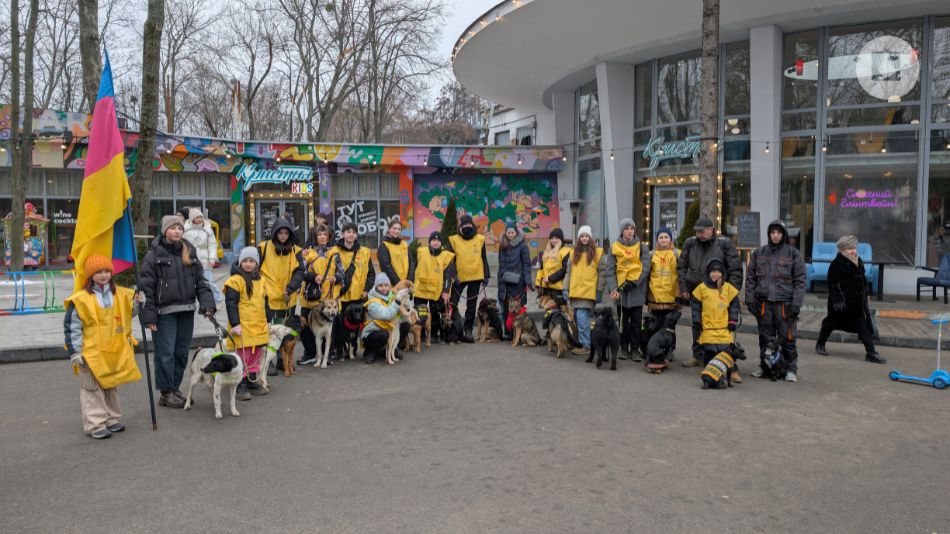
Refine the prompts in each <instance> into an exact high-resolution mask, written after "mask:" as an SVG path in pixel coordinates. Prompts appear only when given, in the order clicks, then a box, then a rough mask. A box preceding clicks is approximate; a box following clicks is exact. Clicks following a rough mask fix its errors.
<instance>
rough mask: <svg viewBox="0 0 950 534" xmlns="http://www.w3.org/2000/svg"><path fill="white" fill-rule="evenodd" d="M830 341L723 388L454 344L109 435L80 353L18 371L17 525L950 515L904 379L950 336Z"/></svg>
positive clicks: (879, 525)
mask: <svg viewBox="0 0 950 534" xmlns="http://www.w3.org/2000/svg"><path fill="white" fill-rule="evenodd" d="M678 334H679V338H680V340H681V342H680V347H681V348H680V349H679V351H678V354H677V356H678V359H680V360H682V359H684V358H685V356H686V350H685V348H686V344H685V343H683V341H682V340H685V339H687V338H688V336H689V333H688V331H687V330H686V329H685V328H682V327H681V328H679V329H678ZM740 340H741V341H742V343H743V344H745V345H746V346H747V347H751V346H753V344H754V341H753V339H752V337H751V336H749V335H741V336H740ZM829 350H830V351H831V352H832V356H831V357H827V358H823V357H820V356H816V355H814V354H813V353H812V352H811V351H810V350H809V351H803V354H802V357H801V362H800V374H799V377H800V382H798V383H796V384H790V383H784V382H775V383H773V382H770V381H767V380H755V379H751V378H748V377H747V378H746V382H745V383H744V384H741V385H738V386H736V387H735V388H733V389H731V390H728V391H703V390H701V389H700V388H699V385H700V382H699V379H698V377H697V374H696V372H695V370H688V369H684V368H681V367H676V368H674V369H673V370H671V371H670V372H667V373H664V374H662V375H659V376H655V375H651V374H647V373H645V372H644V371H643V370H642V367H640V365H639V364H634V363H632V362H627V361H622V362H620V369H619V370H618V371H616V372H611V371H609V370H606V369H600V370H598V369H595V368H594V367H593V366H592V365H590V364H586V363H584V361H583V359H582V358H580V357H578V356H572V357H570V358H567V359H562V360H556V359H554V358H553V356H552V355H549V354H548V353H546V352H544V351H543V350H542V349H526V348H518V349H512V348H510V347H508V346H504V345H499V344H491V345H482V344H479V345H461V346H451V347H448V346H435V347H433V348H432V349H430V350H425V351H424V352H423V353H422V354H421V355H415V354H409V355H408V356H407V358H406V360H405V361H404V362H402V363H399V364H397V365H395V366H387V365H385V364H376V365H372V366H365V365H363V364H361V363H358V362H346V363H343V364H338V365H334V366H332V367H331V368H330V369H326V370H322V369H321V370H316V369H313V368H311V367H308V368H302V369H300V370H299V373H298V374H297V375H296V376H294V377H291V378H284V377H283V376H280V377H277V378H275V379H273V382H272V386H273V392H272V393H271V394H270V395H268V396H266V397H260V398H254V399H253V400H251V401H249V402H243V403H241V404H240V405H239V410H240V411H241V416H240V417H238V418H234V417H231V416H230V415H228V414H227V410H225V416H224V419H222V420H215V419H214V415H213V410H212V407H211V404H210V395H209V393H208V392H207V390H201V391H199V392H198V393H197V394H196V399H197V406H196V407H195V409H194V410H193V411H191V412H184V411H181V410H169V409H166V408H157V410H158V417H159V430H158V431H157V432H153V431H152V430H151V428H150V423H149V416H148V407H147V393H146V387H145V383H144V381H142V382H138V383H136V384H131V385H128V386H123V387H122V388H121V390H120V395H121V403H122V406H123V412H124V420H125V422H126V424H128V426H129V428H128V430H127V431H126V432H124V433H122V434H118V435H115V436H113V438H112V439H109V440H105V441H102V442H97V441H93V440H92V439H90V438H88V437H86V436H85V435H84V434H83V433H82V427H81V423H80V416H79V402H78V400H79V399H78V388H79V383H78V379H77V378H75V377H73V376H72V373H71V371H70V369H69V365H68V363H67V362H64V361H49V362H33V363H22V364H17V365H5V366H0V406H2V407H3V411H2V415H0V424H2V428H3V432H0V457H2V458H3V460H2V462H0V481H2V482H0V483H2V490H0V518H2V520H0V531H2V532H17V533H19V532H93V531H95V532H174V531H194V530H200V531H203V532H228V533H233V532H439V533H444V532H479V533H482V532H663V533H669V532H816V533H817V532H821V533H827V532H835V533H839V532H856V533H857V532H862V533H863V532H902V533H910V532H923V533H932V532H947V531H950V507H948V500H947V499H948V497H947V495H948V493H947V487H948V486H947V482H946V473H947V472H948V469H950V454H948V452H950V446H948V438H950V427H948V426H947V424H946V423H947V418H946V414H947V408H948V407H950V404H948V403H950V398H948V393H947V392H946V391H937V390H934V389H933V388H929V387H923V386H916V385H910V384H900V383H894V382H891V381H890V380H889V379H888V378H887V372H888V370H889V369H890V368H891V367H897V368H900V369H902V370H905V371H910V372H919V373H925V372H929V371H930V370H932V369H933V365H934V352H933V351H924V350H914V349H900V350H893V351H891V352H889V353H887V354H886V356H887V357H888V358H889V359H890V360H891V362H890V365H887V366H881V365H873V364H869V363H865V362H864V361H863V359H862V357H863V350H862V349H861V347H860V345H854V344H829ZM139 362H140V365H141V357H139ZM751 367H752V366H751V365H749V364H745V365H744V370H745V372H746V373H747V372H748V371H749V370H751ZM186 380H187V379H186Z"/></svg>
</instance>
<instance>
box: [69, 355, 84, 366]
mask: <svg viewBox="0 0 950 534" xmlns="http://www.w3.org/2000/svg"><path fill="white" fill-rule="evenodd" d="M69 361H70V363H72V364H73V365H86V361H85V360H83V359H82V354H80V353H78V352H74V353H72V355H71V356H70V357H69Z"/></svg>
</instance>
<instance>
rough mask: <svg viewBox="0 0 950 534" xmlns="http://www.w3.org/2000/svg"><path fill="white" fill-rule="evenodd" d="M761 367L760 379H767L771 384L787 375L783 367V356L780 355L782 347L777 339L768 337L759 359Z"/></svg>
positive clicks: (786, 370) (784, 366)
mask: <svg viewBox="0 0 950 534" xmlns="http://www.w3.org/2000/svg"><path fill="white" fill-rule="evenodd" d="M760 360H761V361H760V365H761V366H762V378H768V379H769V380H771V381H772V382H775V381H776V380H784V379H785V375H786V374H788V367H787V366H786V365H785V356H784V354H782V346H781V344H780V343H779V342H778V338H777V337H770V338H769V339H768V341H767V342H766V345H765V352H763V353H762V355H761V357H760Z"/></svg>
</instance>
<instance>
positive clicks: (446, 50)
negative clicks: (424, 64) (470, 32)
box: [439, 0, 500, 58]
mask: <svg viewBox="0 0 950 534" xmlns="http://www.w3.org/2000/svg"><path fill="white" fill-rule="evenodd" d="M499 1H500V0H448V1H447V2H446V3H447V4H448V5H449V10H450V14H449V16H448V19H447V20H446V21H445V29H444V30H443V32H442V43H441V45H440V47H439V53H440V54H441V55H442V56H444V57H446V58H448V57H451V55H452V47H453V46H455V40H456V39H458V38H459V36H460V35H462V32H463V31H465V28H467V27H468V25H469V24H471V23H472V22H474V21H475V18H476V17H478V16H480V15H481V14H482V13H484V12H486V11H488V10H489V9H491V8H492V7H494V6H495V5H496V4H498V2H499Z"/></svg>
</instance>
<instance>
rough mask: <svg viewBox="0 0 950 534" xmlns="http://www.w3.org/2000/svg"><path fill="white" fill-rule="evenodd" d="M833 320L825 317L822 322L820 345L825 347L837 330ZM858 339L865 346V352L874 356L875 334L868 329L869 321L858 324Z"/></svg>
mask: <svg viewBox="0 0 950 534" xmlns="http://www.w3.org/2000/svg"><path fill="white" fill-rule="evenodd" d="M831 322H832V321H831V319H830V318H829V317H825V318H824V319H822V321H821V330H820V331H819V332H818V344H819V345H822V346H823V345H824V344H825V342H827V341H828V336H830V335H831V333H832V332H833V331H834V330H835V329H834V327H833V326H832V324H831ZM858 339H860V340H861V343H863V344H864V351H865V352H866V353H867V354H873V353H874V352H875V351H874V333H873V332H871V329H870V328H868V324H867V321H861V322H860V323H859V324H858Z"/></svg>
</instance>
